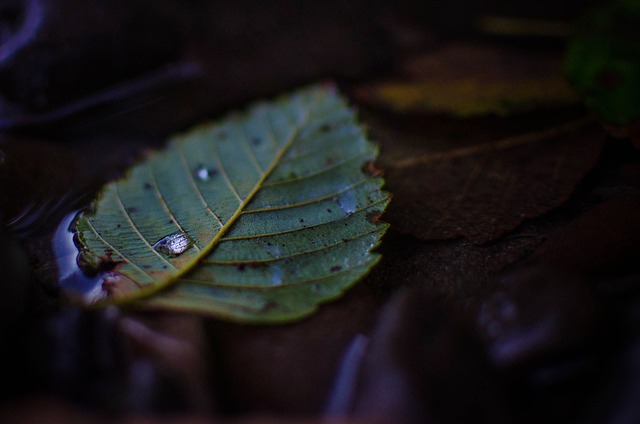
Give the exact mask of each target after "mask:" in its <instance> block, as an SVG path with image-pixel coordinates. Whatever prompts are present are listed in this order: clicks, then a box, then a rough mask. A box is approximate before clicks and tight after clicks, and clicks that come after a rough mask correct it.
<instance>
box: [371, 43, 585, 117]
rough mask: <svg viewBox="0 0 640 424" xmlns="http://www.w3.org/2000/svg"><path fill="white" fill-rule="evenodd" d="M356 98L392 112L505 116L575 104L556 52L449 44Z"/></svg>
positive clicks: (410, 64)
mask: <svg viewBox="0 0 640 424" xmlns="http://www.w3.org/2000/svg"><path fill="white" fill-rule="evenodd" d="M359 94H360V97H361V98H362V99H363V100H364V101H366V102H369V103H372V104H374V105H378V106H381V107H383V108H385V109H390V110H392V111H394V112H399V113H406V112H442V113H450V114H453V115H456V116H459V117H470V116H482V115H490V114H494V115H508V114H511V113H513V112H516V111H522V110H529V109H533V108H537V107H541V106H557V105H566V104H571V103H577V102H578V100H579V99H578V96H577V95H576V93H575V92H574V91H573V90H572V89H571V87H570V86H569V84H567V82H566V81H565V80H564V78H563V76H562V73H561V72H560V65H559V60H558V59H557V58H556V57H554V56H548V55H547V56H542V55H537V56H532V55H531V54H528V55H527V54H523V53H520V52H514V51H509V50H505V49H499V48H495V47H486V46H483V45H470V44H453V45H452V46H448V47H446V48H444V49H442V50H441V51H437V52H434V53H430V54H427V55H425V56H423V57H419V58H416V59H413V60H411V61H409V63H407V64H406V65H405V72H404V75H401V76H400V77H399V78H396V79H395V80H391V81H385V82H381V83H378V84H374V85H373V86H371V87H369V86H363V87H361V88H360V90H359Z"/></svg>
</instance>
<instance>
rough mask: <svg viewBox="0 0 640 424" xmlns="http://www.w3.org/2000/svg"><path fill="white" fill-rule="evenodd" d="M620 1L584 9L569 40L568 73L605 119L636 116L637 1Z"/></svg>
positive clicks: (639, 106)
mask: <svg viewBox="0 0 640 424" xmlns="http://www.w3.org/2000/svg"><path fill="white" fill-rule="evenodd" d="M638 4H640V3H638V2H637V1H630V0H620V1H618V2H614V3H612V4H608V5H604V6H601V7H599V8H597V9H594V10H593V11H591V12H590V13H589V14H587V15H586V16H585V17H584V18H583V21H582V22H581V25H580V29H579V31H578V32H577V34H576V35H575V36H574V37H573V38H572V39H571V41H570V43H569V46H568V50H567V54H566V59H565V69H566V73H567V76H568V77H569V79H570V80H571V82H572V83H573V84H574V85H575V87H576V88H577V89H578V90H579V91H580V92H581V93H582V94H583V95H584V97H585V102H586V104H587V106H588V107H589V108H590V109H592V110H594V111H595V112H596V113H597V114H598V115H599V117H600V118H601V119H602V120H603V121H605V122H606V123H608V124H613V125H617V126H626V125H629V124H631V123H633V122H634V121H635V120H637V119H638V118H640V102H639V101H638V99H639V98H640V32H638V27H639V26H640V6H638Z"/></svg>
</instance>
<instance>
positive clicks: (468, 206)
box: [383, 120, 605, 244]
mask: <svg viewBox="0 0 640 424" xmlns="http://www.w3.org/2000/svg"><path fill="white" fill-rule="evenodd" d="M604 140H605V135H604V133H603V132H602V131H600V130H598V129H597V128H594V127H593V126H585V121H584V120H578V121H573V122H570V123H568V124H565V125H563V126H560V127H557V128H552V129H549V130H545V131H541V132H538V133H532V134H525V135H522V136H517V137H508V138H505V139H500V140H494V141H491V142H487V143H481V144H473V145H470V146H465V147H460V148H454V149H449V150H444V151H433V150H431V149H429V147H428V146H427V145H422V146H420V147H418V148H416V151H415V152H414V154H413V156H411V157H404V158H402V159H397V160H395V161H394V162H391V163H383V166H385V167H386V168H387V169H388V174H387V175H388V184H389V187H390V188H391V190H393V191H394V192H395V193H396V200H395V201H394V204H393V205H392V208H391V209H390V216H391V217H392V218H391V221H392V222H393V224H394V226H395V227H396V228H397V229H398V230H399V231H401V232H403V233H407V234H413V235H415V236H417V237H419V238H421V239H424V240H440V239H449V238H455V237H465V238H466V239H467V240H469V241H471V242H473V243H478V244H482V243H486V242H489V241H491V240H495V239H496V238H498V237H500V236H502V235H503V234H505V233H507V232H509V231H511V230H513V229H514V228H515V227H517V226H518V225H519V224H521V223H522V222H523V221H524V220H526V219H527V218H532V217H536V216H539V215H541V214H543V213H545V212H548V211H550V210H552V209H553V208H555V207H557V206H559V205H561V204H562V203H563V202H565V201H566V200H567V199H568V198H569V196H570V195H571V193H572V192H573V190H574V188H575V187H576V185H577V184H578V183H579V182H580V181H581V180H582V178H583V177H584V176H585V175H586V174H587V172H589V171H590V170H591V168H592V167H593V166H594V164H595V163H596V161H597V159H598V157H599V154H600V151H601V149H602V146H603V143H604Z"/></svg>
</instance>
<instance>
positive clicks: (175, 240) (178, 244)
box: [153, 233, 193, 258]
mask: <svg viewBox="0 0 640 424" xmlns="http://www.w3.org/2000/svg"><path fill="white" fill-rule="evenodd" d="M192 245H193V240H192V239H191V237H189V236H188V235H186V234H185V233H175V234H170V235H168V236H165V237H162V238H161V239H160V240H158V241H157V242H156V243H155V244H154V245H153V248H154V249H155V251H156V252H159V253H162V254H163V255H166V256H168V257H170V258H174V257H176V256H178V255H181V254H182V253H184V252H185V251H186V250H187V249H188V248H190V247H191V246H192Z"/></svg>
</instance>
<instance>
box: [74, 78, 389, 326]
mask: <svg viewBox="0 0 640 424" xmlns="http://www.w3.org/2000/svg"><path fill="white" fill-rule="evenodd" d="M376 156H377V149H376V147H374V146H373V145H372V144H371V143H370V142H369V141H367V140H366V138H365V136H364V133H363V131H362V129H361V128H360V127H359V126H358V124H357V122H356V116H355V113H354V112H353V110H351V109H350V108H348V107H347V106H346V105H345V102H344V100H342V99H341V98H340V96H339V95H338V94H337V93H336V92H335V90H334V89H333V88H331V87H327V86H316V87H311V88H307V89H303V90H301V91H298V92H296V93H294V94H292V95H290V96H287V97H283V98H281V99H279V100H277V101H275V102H273V103H259V104H256V105H255V106H253V107H252V108H250V109H249V110H248V111H247V112H246V113H243V114H234V115H231V116H229V117H227V118H226V119H224V120H222V121H221V122H219V123H216V124H212V125H204V126H201V127H197V128H195V129H194V130H192V131H190V132H188V133H187V134H185V135H181V136H178V137H175V138H174V139H173V140H171V141H170V142H169V144H168V146H167V148H166V149H165V150H163V151H162V152H159V153H155V154H152V155H151V156H150V157H149V158H147V159H146V160H145V161H144V162H142V163H140V164H138V165H136V166H134V167H133V168H132V169H131V171H130V173H129V175H128V176H127V177H126V178H125V179H122V180H119V181H116V182H113V183H110V184H108V185H107V186H106V187H105V188H104V189H103V191H102V193H101V196H100V197H99V199H98V200H97V201H96V203H95V205H94V211H93V212H91V213H86V214H84V215H83V216H81V217H80V218H79V220H78V221H77V225H76V227H77V233H78V241H79V244H80V246H81V248H80V249H81V252H80V255H79V262H80V263H83V264H85V267H89V268H93V269H100V268H101V267H105V266H115V267H114V269H113V270H112V272H111V273H110V274H109V276H108V277H107V278H106V279H105V280H104V283H103V285H102V287H103V288H104V290H106V292H107V294H108V295H109V298H110V299H115V300H116V301H117V302H119V303H125V302H131V301H134V303H133V304H135V305H137V306H142V307H154V308H169V309H172V310H184V311H192V312H197V313H203V314H210V315H213V316H216V317H220V318H225V319H231V320H238V321H250V322H269V321H284V320H290V319H294V318H299V317H302V316H305V315H308V314H309V313H311V312H312V311H313V310H315V309H316V308H317V305H318V304H319V303H321V302H324V301H326V300H329V299H332V298H335V297H337V296H339V295H340V294H341V293H342V292H343V291H344V290H345V289H346V288H348V287H349V286H351V285H353V284H354V283H355V282H356V281H358V280H359V279H360V278H361V277H363V276H364V275H365V274H366V273H367V272H368V271H369V270H370V269H371V267H372V266H373V265H374V264H375V263H376V262H377V261H378V259H379V255H378V254H376V253H372V252H371V249H372V248H374V247H375V246H376V245H377V244H378V243H379V240H380V238H381V236H382V234H383V233H384V232H385V230H386V228H387V225H386V224H384V223H381V222H379V221H378V217H379V216H380V214H381V213H382V211H383V210H384V209H385V207H386V205H387V203H388V202H389V195H388V194H387V193H385V192H382V191H381V190H380V187H381V186H382V183H383V181H382V178H381V177H380V176H379V175H377V174H379V172H377V170H376V169H375V168H374V167H373V166H372V163H373V161H374V160H375V158H376ZM372 174H373V175H372Z"/></svg>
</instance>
